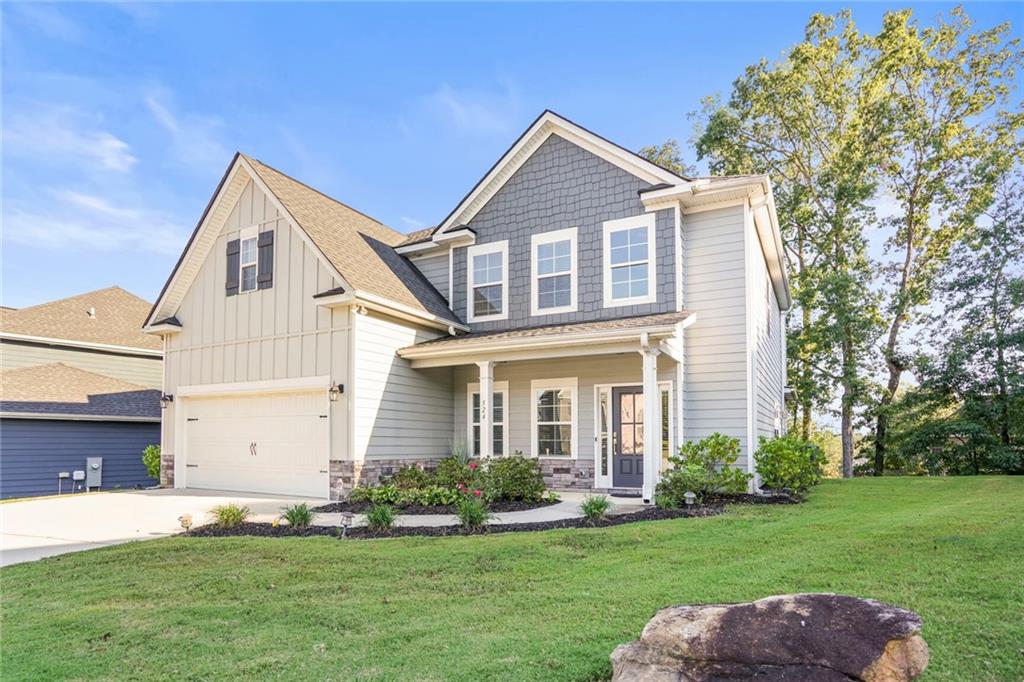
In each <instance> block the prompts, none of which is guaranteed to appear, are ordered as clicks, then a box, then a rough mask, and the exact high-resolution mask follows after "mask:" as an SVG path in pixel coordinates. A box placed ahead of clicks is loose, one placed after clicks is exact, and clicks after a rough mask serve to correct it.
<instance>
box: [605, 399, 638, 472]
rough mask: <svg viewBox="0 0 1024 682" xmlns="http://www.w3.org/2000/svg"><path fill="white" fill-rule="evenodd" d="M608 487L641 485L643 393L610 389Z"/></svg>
mask: <svg viewBox="0 0 1024 682" xmlns="http://www.w3.org/2000/svg"><path fill="white" fill-rule="evenodd" d="M612 429H613V431H612V485H613V486H615V487H616V488H639V487H641V486H642V485H643V484H644V390H643V388H641V387H639V386H633V387H628V388H613V389H612Z"/></svg>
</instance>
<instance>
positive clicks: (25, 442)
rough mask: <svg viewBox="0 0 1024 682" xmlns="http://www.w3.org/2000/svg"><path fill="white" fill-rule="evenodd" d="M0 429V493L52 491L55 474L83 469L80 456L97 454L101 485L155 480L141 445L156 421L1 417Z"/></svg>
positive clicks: (155, 438) (155, 436) (154, 435)
mask: <svg viewBox="0 0 1024 682" xmlns="http://www.w3.org/2000/svg"><path fill="white" fill-rule="evenodd" d="M0 432H2V433H0V497H3V498H9V497H23V496H30V495H53V494H56V492H57V474H58V473H59V472H62V471H68V472H71V471H75V470H83V471H84V470H85V460H86V457H102V458H103V486H102V487H103V489H104V490H111V489H115V488H135V487H138V486H148V485H155V484H156V481H155V480H154V479H151V478H149V476H148V475H147V474H146V468H145V466H143V464H142V451H143V449H145V447H146V446H147V445H149V444H159V442H160V425H159V424H156V423H130V422H90V421H71V420H66V421H65V420H41V419H3V420H0ZM62 485H63V489H64V490H65V491H67V490H68V489H69V485H70V479H69V480H67V481H64V483H63V484H62Z"/></svg>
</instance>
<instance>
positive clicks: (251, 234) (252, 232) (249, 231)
mask: <svg viewBox="0 0 1024 682" xmlns="http://www.w3.org/2000/svg"><path fill="white" fill-rule="evenodd" d="M247 239H255V240H256V260H254V261H252V262H246V261H243V260H242V243H243V242H244V241H245V240H247ZM248 266H255V268H256V284H255V286H253V288H252V289H243V288H242V283H243V282H244V281H245V280H244V279H243V277H242V272H243V271H244V270H245V268H246V267H248ZM259 288H260V234H259V225H253V226H252V227H247V228H245V229H243V230H241V231H240V232H239V233H238V293H240V294H249V293H252V292H253V291H259Z"/></svg>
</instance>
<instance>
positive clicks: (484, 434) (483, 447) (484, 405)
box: [469, 361, 494, 458]
mask: <svg viewBox="0 0 1024 682" xmlns="http://www.w3.org/2000/svg"><path fill="white" fill-rule="evenodd" d="M476 364H477V367H479V368H480V457H481V458H487V457H491V456H492V455H493V454H494V436H493V432H494V429H493V427H492V426H491V424H492V423H493V421H494V420H493V419H492V417H491V400H492V399H493V397H494V363H493V362H490V361H487V362H478V363H476ZM469 449H470V454H472V449H473V444H472V443H470V444H469Z"/></svg>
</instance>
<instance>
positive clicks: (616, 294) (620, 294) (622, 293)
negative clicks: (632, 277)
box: [612, 282, 629, 298]
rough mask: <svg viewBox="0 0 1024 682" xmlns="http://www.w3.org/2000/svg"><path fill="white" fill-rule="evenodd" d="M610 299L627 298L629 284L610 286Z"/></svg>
mask: <svg viewBox="0 0 1024 682" xmlns="http://www.w3.org/2000/svg"><path fill="white" fill-rule="evenodd" d="M612 298H629V282H623V283H622V284H613V285H612Z"/></svg>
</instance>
